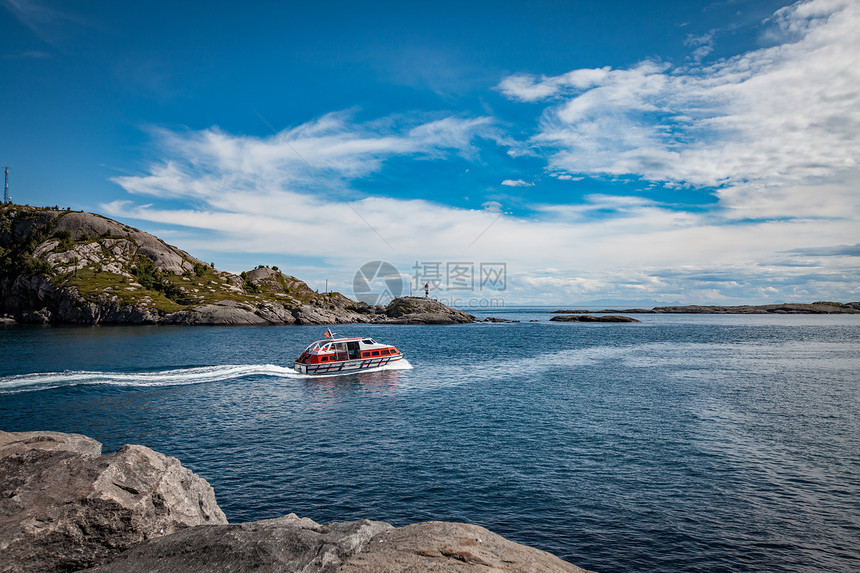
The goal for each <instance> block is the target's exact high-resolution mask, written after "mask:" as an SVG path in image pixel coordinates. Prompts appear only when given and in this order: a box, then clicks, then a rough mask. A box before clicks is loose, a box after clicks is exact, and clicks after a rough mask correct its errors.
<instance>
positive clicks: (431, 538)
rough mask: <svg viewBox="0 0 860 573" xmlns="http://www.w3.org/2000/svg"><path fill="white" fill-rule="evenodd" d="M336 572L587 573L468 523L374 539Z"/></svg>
mask: <svg viewBox="0 0 860 573" xmlns="http://www.w3.org/2000/svg"><path fill="white" fill-rule="evenodd" d="M337 571H338V573H406V572H413V571H414V572H419V571H420V572H422V573H470V572H474V573H489V572H502V571H508V572H511V573H514V572H517V573H525V572H534V573H585V570H584V569H580V568H579V567H577V566H575V565H571V564H570V563H568V562H567V561H562V560H561V559H559V558H558V557H556V556H554V555H552V554H550V553H547V552H546V551H541V550H540V549H535V548H533V547H527V546H525V545H520V544H519V543H514V542H513V541H508V540H507V539H505V538H504V537H501V536H499V535H496V534H495V533H493V532H491V531H489V530H487V529H484V528H483V527H479V526H477V525H471V524H468V523H449V522H442V521H427V522H424V523H415V524H413V525H407V526H406V527H398V528H397V529H392V530H390V531H386V532H384V533H381V534H379V535H377V536H376V537H374V538H373V539H372V540H371V541H370V543H368V544H367V547H366V548H365V549H364V550H363V551H361V552H359V553H357V554H355V555H354V556H353V557H352V558H350V559H349V561H347V562H346V563H345V564H344V565H343V566H342V567H340V568H339V569H338V570H337Z"/></svg>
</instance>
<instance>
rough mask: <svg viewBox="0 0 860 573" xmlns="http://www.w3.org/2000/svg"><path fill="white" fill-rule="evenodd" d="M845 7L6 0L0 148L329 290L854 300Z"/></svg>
mask: <svg viewBox="0 0 860 573" xmlns="http://www.w3.org/2000/svg"><path fill="white" fill-rule="evenodd" d="M858 31H860V2H857V1H856V0H804V1H800V2H794V3H792V2H786V1H781V0H722V1H717V2H698V1H694V0H684V1H667V0H655V1H653V2H641V1H633V0H630V1H628V0H625V1H597V0H594V1H589V2H583V1H575V0H573V1H568V2H562V1H530V2H507V1H494V2H467V3H463V2H445V1H438V0H435V1H433V2H423V1H416V2H368V3H357V2H327V1H318V2H311V3H307V2H304V3H298V2H291V1H287V2H250V3H246V4H244V5H237V4H235V3H227V2H220V1H214V2H213V1H209V2H192V1H189V2H175V1H174V2H170V3H167V2H161V1H158V0H156V1H150V2H146V3H132V2H113V1H102V0H94V1H90V2H86V3H80V2H55V1H49V0H0V70H2V75H0V82H2V89H0V110H2V111H0V113H2V118H3V119H2V123H0V163H2V164H3V165H8V166H10V194H11V195H12V199H13V201H15V202H17V203H23V204H30V205H39V206H44V205H50V206H53V205H58V206H60V207H70V208H72V209H75V210H85V211H91V212H97V213H101V214H103V215H106V216H109V217H111V218H114V219H118V220H120V221H122V222H124V223H127V224H129V225H132V226H135V227H137V228H139V229H142V230H145V231H148V232H150V233H154V234H156V235H157V236H159V237H160V238H162V239H164V240H165V241H166V242H168V243H171V244H173V245H176V246H178V247H180V248H182V249H184V250H186V251H187V252H189V253H190V254H191V255H193V256H195V257H197V258H199V259H202V260H204V261H206V262H212V263H214V264H215V265H216V266H217V267H218V268H219V269H222V270H228V271H232V272H240V271H242V270H250V269H252V268H254V267H256V266H257V265H267V266H273V265H274V266H278V268H279V269H280V270H281V271H284V272H287V273H288V274H292V275H295V276H297V277H299V278H301V279H303V280H305V281H306V282H308V283H309V284H310V285H311V286H312V287H313V288H316V289H319V290H323V289H325V288H326V285H327V287H328V288H329V289H331V290H339V291H340V292H343V293H344V294H346V295H348V296H352V297H355V296H356V295H357V294H361V293H357V291H356V289H357V288H358V290H362V288H365V287H364V286H362V287H361V288H359V287H358V285H360V284H363V283H360V282H356V277H357V276H358V275H357V273H360V274H361V276H362V277H366V278H369V279H372V280H371V282H372V283H373V280H374V279H375V278H378V279H379V280H382V278H383V277H381V276H380V277H375V275H374V269H379V268H380V266H379V265H378V264H377V265H375V266H374V265H370V266H364V265H365V264H366V263H371V262H373V261H385V262H388V263H390V264H391V265H392V266H393V267H394V268H396V269H397V270H398V271H399V272H400V273H402V275H403V276H404V281H403V283H402V291H403V292H404V293H407V294H408V292H417V293H419V294H423V285H424V284H425V283H429V284H430V285H431V289H432V295H433V296H435V297H437V298H439V299H440V300H443V301H444V302H448V303H449V304H453V305H457V306H465V307H488V306H489V307H493V306H503V305H504V306H512V305H522V304H541V305H544V304H545V305H568V304H578V305H601V304H629V305H646V306H647V305H657V304H742V303H752V304H764V303H779V302H812V301H817V300H837V301H855V300H860V164H858V158H860V137H858V134H860V33H858ZM362 268H364V271H361V269H362ZM383 268H389V267H387V266H386V267H383ZM378 284H381V283H379V282H378V281H377V282H376V283H373V284H371V285H370V287H369V288H370V289H371V290H373V291H374V292H375V289H377V286H374V285H378ZM384 284H387V285H390V284H391V283H390V282H385V283H384ZM365 286H366V285H365ZM365 290H366V289H365ZM395 290H396V289H395Z"/></svg>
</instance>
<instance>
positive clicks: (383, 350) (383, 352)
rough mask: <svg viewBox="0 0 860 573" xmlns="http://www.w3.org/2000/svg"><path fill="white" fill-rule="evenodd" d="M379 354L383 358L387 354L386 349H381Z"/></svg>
mask: <svg viewBox="0 0 860 573" xmlns="http://www.w3.org/2000/svg"><path fill="white" fill-rule="evenodd" d="M380 352H381V353H382V355H383V356H385V355H386V354H388V349H387V348H383V349H382V350H380Z"/></svg>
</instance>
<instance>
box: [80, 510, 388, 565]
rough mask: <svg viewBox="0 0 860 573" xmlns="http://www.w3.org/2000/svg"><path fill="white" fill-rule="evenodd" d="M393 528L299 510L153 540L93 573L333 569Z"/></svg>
mask: <svg viewBox="0 0 860 573" xmlns="http://www.w3.org/2000/svg"><path fill="white" fill-rule="evenodd" d="M389 529H391V525H389V524H387V523H383V522H381V521H368V520H364V521H353V522H348V523H330V524H328V525H320V524H318V523H316V522H314V521H312V520H310V519H307V518H299V517H296V515H295V514H290V515H288V516H286V517H281V518H278V519H268V520H265V521H255V522H252V523H242V524H236V525H213V526H209V527H196V528H193V529H186V530H184V531H181V532H179V533H175V534H173V535H169V536H167V537H160V538H157V539H150V540H148V541H146V542H144V543H141V544H140V545H138V546H137V547H135V548H133V549H130V550H129V551H126V552H125V553H123V554H122V555H120V556H119V557H118V558H116V559H114V560H113V561H111V562H110V563H107V564H105V565H102V566H100V567H97V568H95V569H91V570H89V573H126V572H127V571H146V572H147V573H191V572H203V571H206V572H220V573H240V572H242V573H244V572H251V571H253V572H255V573H266V572H272V573H275V572H280V571H301V572H303V573H333V572H334V571H337V570H338V567H339V566H340V565H341V564H342V563H343V562H344V561H345V560H346V559H348V558H349V557H350V556H352V555H354V554H356V553H358V552H359V551H361V550H362V549H363V548H364V547H365V546H366V545H367V544H368V542H369V541H370V540H371V538H372V537H373V536H374V535H377V534H378V533H381V532H383V531H388V530H389Z"/></svg>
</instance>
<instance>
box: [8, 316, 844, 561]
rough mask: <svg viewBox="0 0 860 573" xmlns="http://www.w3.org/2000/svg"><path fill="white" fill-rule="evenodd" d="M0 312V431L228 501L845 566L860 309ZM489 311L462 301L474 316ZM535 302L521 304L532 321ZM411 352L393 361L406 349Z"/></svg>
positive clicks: (646, 552) (592, 547) (246, 506)
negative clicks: (625, 319) (343, 356)
mask: <svg viewBox="0 0 860 573" xmlns="http://www.w3.org/2000/svg"><path fill="white" fill-rule="evenodd" d="M491 314H492V315H493V316H503V317H506V318H512V319H518V320H521V321H522V322H520V323H517V324H474V325H462V326H448V327H436V326H378V325H377V326H361V325H346V326H340V327H338V328H336V331H337V332H338V334H342V335H361V336H372V337H374V338H376V339H378V340H381V341H384V342H388V343H391V344H394V345H396V346H397V347H398V348H400V349H401V350H403V351H404V353H405V354H406V356H407V358H408V361H409V363H410V364H411V366H412V368H404V369H399V370H387V371H380V372H375V373H362V374H351V375H347V376H340V377H330V378H323V379H319V378H316V379H311V378H307V377H302V376H299V375H298V374H296V373H295V372H293V371H292V369H291V368H290V365H291V364H292V360H293V359H294V358H295V357H296V356H297V355H298V354H299V353H300V352H301V350H302V349H303V348H304V347H305V346H306V345H307V344H308V343H309V342H311V341H313V340H314V339H318V338H321V335H322V333H323V332H324V330H325V328H324V327H267V328H265V327H264V328H206V327H185V328H183V327H100V328H99V327H96V328H65V327H5V328H0V356H2V359H0V429H4V430H7V431H25V430H57V431H62V432H75V433H81V434H86V435H88V436H91V437H93V438H95V439H97V440H99V441H101V442H102V443H103V444H104V445H105V452H110V451H113V450H115V449H117V448H118V447H120V446H121V445H122V444H125V443H135V444H143V445H146V446H149V447H151V448H153V449H155V450H158V451H160V452H162V453H165V454H167V455H171V456H175V457H177V458H179V459H180V460H181V461H182V463H183V464H184V465H186V466H187V467H190V468H191V469H193V470H194V471H195V472H197V473H198V474H199V475H201V476H202V477H204V478H206V479H207V480H208V481H209V482H210V483H211V484H212V486H213V487H214V488H215V492H216V495H217V498H218V502H219V504H220V505H221V507H222V509H223V510H224V511H225V513H226V514H227V517H228V519H230V521H234V522H239V521H249V520H257V519H263V518H269V517H276V516H281V515H284V514H286V513H289V512H295V513H297V514H299V515H301V516H306V517H310V518H312V519H314V520H316V521H319V522H329V521H342V520H354V519H361V518H371V519H379V520H384V521H388V522H391V523H393V524H395V525H404V524H407V523H411V522H415V521H424V520H430V519H439V520H449V521H466V522H471V523H476V524H479V525H483V526H485V527H488V528H489V529H491V530H493V531H495V532H497V533H499V534H501V535H503V536H505V537H508V538H509V539H512V540H515V541H518V542H521V543H526V544H529V545H533V546H536V547H539V548H541V549H545V550H547V551H550V552H552V553H554V554H556V555H558V556H559V557H562V558H563V559H566V560H569V561H571V562H573V563H575V564H577V565H580V566H582V567H586V568H589V569H593V570H595V571H598V572H612V571H651V570H656V571H858V570H860V316H716V315H705V316H695V315H641V316H640V317H639V318H641V320H642V323H640V324H564V323H550V322H548V319H549V317H550V316H551V315H549V314H547V313H546V312H545V311H542V312H539V311H538V310H537V309H507V310H496V311H493V312H492V313H491ZM483 316H486V315H485V314H481V317H483ZM529 320H539V322H528V321H529ZM404 366H408V365H404Z"/></svg>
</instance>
